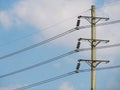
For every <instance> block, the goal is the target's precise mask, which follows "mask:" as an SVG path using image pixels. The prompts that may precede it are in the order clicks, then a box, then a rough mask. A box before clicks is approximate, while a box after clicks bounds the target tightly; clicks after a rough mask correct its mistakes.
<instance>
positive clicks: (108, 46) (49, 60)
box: [0, 43, 120, 78]
mask: <svg viewBox="0 0 120 90" xmlns="http://www.w3.org/2000/svg"><path fill="white" fill-rule="evenodd" d="M119 46H120V43H118V44H113V45H107V46H99V47H97V49H104V48H112V47H119ZM88 50H91V48H83V49H79V50H78V51H79V52H82V51H88ZM74 53H76V51H75V50H73V51H70V52H67V53H65V54H62V55H59V56H56V57H54V58H51V59H48V60H46V61H43V62H40V63H37V64H34V65H31V66H28V67H26V68H23V69H19V70H16V71H13V72H10V73H7V74H4V75H1V76H0V78H4V77H8V76H11V75H14V74H17V73H20V72H24V71H27V70H30V69H33V68H36V67H39V66H41V65H44V64H47V63H50V62H53V61H56V60H59V59H61V58H63V57H66V56H69V55H72V54H74Z"/></svg>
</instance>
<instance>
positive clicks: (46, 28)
mask: <svg viewBox="0 0 120 90" xmlns="http://www.w3.org/2000/svg"><path fill="white" fill-rule="evenodd" d="M89 10H90V9H88V10H85V11H83V12H80V13H79V14H82V13H85V12H88V11H89ZM77 16H78V14H77V15H76V16H73V17H68V18H66V19H64V20H61V21H59V22H57V23H55V24H52V25H48V26H47V27H44V28H41V30H44V31H45V30H48V29H50V28H53V27H55V26H57V25H60V24H61V23H63V22H65V21H68V20H70V19H73V18H76V17H77ZM38 33H40V31H36V32H34V33H31V34H28V35H26V36H23V37H21V38H17V39H14V40H13V41H10V42H7V43H4V44H1V45H0V46H3V45H4V46H5V45H8V44H10V43H13V42H16V41H19V40H22V39H24V38H27V37H30V36H33V35H34V34H38Z"/></svg>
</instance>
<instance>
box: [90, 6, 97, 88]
mask: <svg viewBox="0 0 120 90" xmlns="http://www.w3.org/2000/svg"><path fill="white" fill-rule="evenodd" d="M94 17H96V11H95V6H94V5H93V6H92V7H91V39H92V40H93V39H96V19H95V18H94ZM95 44H96V42H93V41H92V42H91V60H92V62H94V61H95V60H96V47H94V45H95ZM94 66H95V63H92V64H91V90H96V70H95V69H96V67H94Z"/></svg>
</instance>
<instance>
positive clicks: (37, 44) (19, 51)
mask: <svg viewBox="0 0 120 90" xmlns="http://www.w3.org/2000/svg"><path fill="white" fill-rule="evenodd" d="M116 23H120V20H115V21H111V22H106V23H100V24H97V26H104V25H110V24H116ZM90 27H91V25H86V26H80V27H77V29H85V28H90ZM77 29H76V28H74V29H70V30H68V31H66V32H63V33H61V34H58V35H56V36H54V37H51V38H49V39H46V40H44V41H41V42H39V43H36V44H33V45H31V46H28V47H25V48H23V49H20V50H18V51H15V52H12V53H10V54H7V55H4V56H1V57H0V60H2V59H5V58H8V57H11V56H14V55H16V54H20V53H22V52H25V51H28V50H31V49H33V48H35V47H38V46H41V45H43V44H46V43H48V42H50V41H53V40H55V39H58V38H60V37H63V36H65V35H67V34H69V33H72V32H74V31H77Z"/></svg>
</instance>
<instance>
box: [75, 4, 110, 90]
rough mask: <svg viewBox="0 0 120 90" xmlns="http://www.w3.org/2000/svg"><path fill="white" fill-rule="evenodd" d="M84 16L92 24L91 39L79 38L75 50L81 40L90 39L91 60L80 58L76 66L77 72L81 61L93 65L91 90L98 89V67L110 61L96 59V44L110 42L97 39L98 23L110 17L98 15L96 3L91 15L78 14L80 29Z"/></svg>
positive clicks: (77, 48) (77, 49)
mask: <svg viewBox="0 0 120 90" xmlns="http://www.w3.org/2000/svg"><path fill="white" fill-rule="evenodd" d="M81 18H84V19H86V20H87V21H88V22H89V23H90V24H91V39H86V38H80V39H78V43H77V47H76V50H75V51H77V52H78V51H79V47H80V44H81V42H80V41H88V42H89V43H90V45H91V60H83V59H80V60H78V64H77V67H76V73H77V72H78V69H79V67H80V62H81V61H84V62H86V63H87V64H88V65H90V67H91V90H96V67H97V66H98V65H99V64H100V63H102V62H105V63H108V62H109V61H108V60H96V46H97V45H98V44H99V43H101V42H105V43H107V42H109V40H100V39H96V23H97V22H99V21H100V20H101V19H104V20H106V21H107V20H108V19H109V18H104V17H96V9H95V5H92V6H91V16H78V21H77V25H76V26H77V27H76V29H78V27H79V24H80V19H81Z"/></svg>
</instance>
